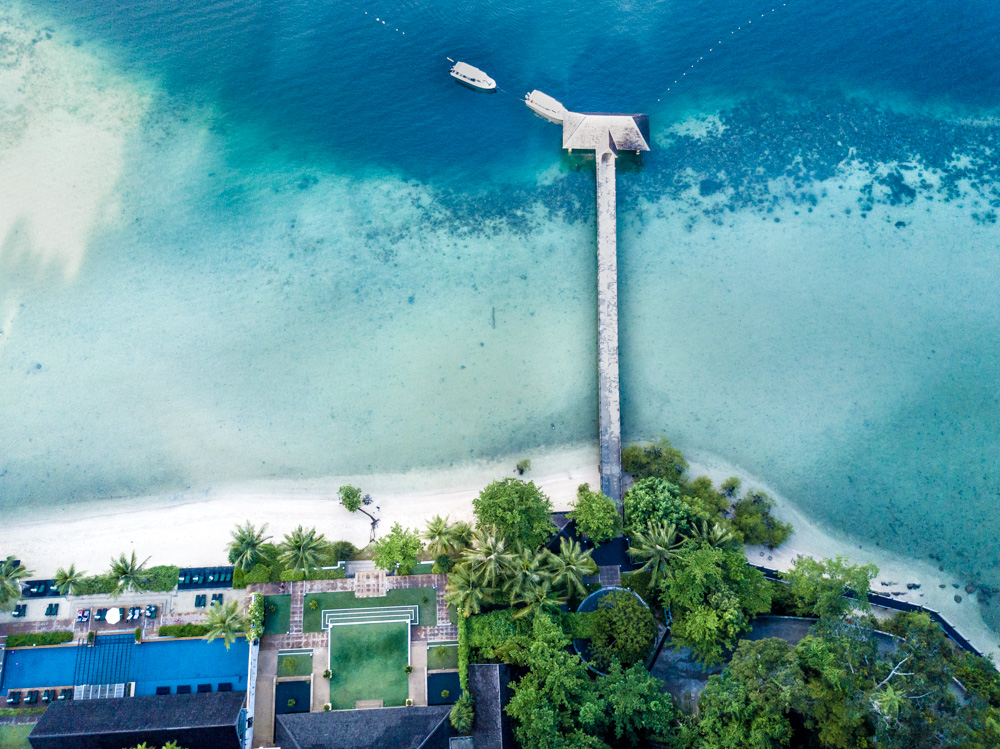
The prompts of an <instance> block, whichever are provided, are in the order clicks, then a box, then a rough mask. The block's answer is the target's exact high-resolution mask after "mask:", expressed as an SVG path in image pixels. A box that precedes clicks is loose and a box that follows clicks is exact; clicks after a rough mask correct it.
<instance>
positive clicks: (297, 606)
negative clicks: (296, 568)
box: [288, 583, 305, 636]
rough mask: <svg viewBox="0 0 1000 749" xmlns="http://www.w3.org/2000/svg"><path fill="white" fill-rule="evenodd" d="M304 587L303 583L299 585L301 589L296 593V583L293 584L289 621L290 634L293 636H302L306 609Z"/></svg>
mask: <svg viewBox="0 0 1000 749" xmlns="http://www.w3.org/2000/svg"><path fill="white" fill-rule="evenodd" d="M304 587H305V586H304V585H303V584H302V583H299V589H298V592H296V590H295V583H291V594H292V605H291V612H290V614H289V620H288V634H289V635H292V636H294V635H301V634H302V613H303V609H304V608H305V604H304V599H305V593H304V592H303V588H304Z"/></svg>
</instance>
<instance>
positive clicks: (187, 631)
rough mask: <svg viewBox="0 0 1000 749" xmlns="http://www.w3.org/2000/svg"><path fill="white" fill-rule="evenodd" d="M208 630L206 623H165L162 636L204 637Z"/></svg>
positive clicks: (161, 628) (161, 629)
mask: <svg viewBox="0 0 1000 749" xmlns="http://www.w3.org/2000/svg"><path fill="white" fill-rule="evenodd" d="M208 630H209V627H207V626H206V625H204V624H165V625H163V626H162V627H160V637H204V636H205V635H207V634H208Z"/></svg>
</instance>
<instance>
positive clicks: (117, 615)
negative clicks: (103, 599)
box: [105, 609, 122, 624]
mask: <svg viewBox="0 0 1000 749" xmlns="http://www.w3.org/2000/svg"><path fill="white" fill-rule="evenodd" d="M105 619H106V621H107V622H108V624H117V623H118V622H120V621H121V620H122V610H121V609H108V615H107V616H106V617H105Z"/></svg>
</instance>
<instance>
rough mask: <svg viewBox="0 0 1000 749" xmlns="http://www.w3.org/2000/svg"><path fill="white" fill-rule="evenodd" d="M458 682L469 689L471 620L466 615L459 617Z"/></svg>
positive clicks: (463, 688)
mask: <svg viewBox="0 0 1000 749" xmlns="http://www.w3.org/2000/svg"><path fill="white" fill-rule="evenodd" d="M458 683H459V684H461V685H462V690H463V691H464V692H468V691H469V620H468V618H467V617H464V616H460V617H459V618H458ZM470 725H471V724H470Z"/></svg>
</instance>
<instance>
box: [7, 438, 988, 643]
mask: <svg viewBox="0 0 1000 749" xmlns="http://www.w3.org/2000/svg"><path fill="white" fill-rule="evenodd" d="M531 457H532V470H531V471H530V472H529V473H528V474H527V475H526V476H525V478H526V479H529V480H532V481H534V482H535V483H536V484H537V485H538V486H540V487H541V488H542V490H543V491H544V492H545V493H546V494H547V495H548V496H549V497H550V498H551V499H552V503H553V506H554V508H555V509H556V510H567V509H569V508H570V505H571V502H572V500H573V498H574V497H575V496H576V490H577V487H578V486H579V485H580V484H583V483H589V484H590V485H591V486H594V487H596V486H598V485H599V484H600V476H599V472H598V451H597V449H596V447H595V448H591V447H572V448H566V449H560V450H553V451H550V452H546V453H542V454H537V455H532V456H531ZM688 458H689V459H690V461H691V467H690V471H689V475H691V476H708V477H709V478H711V479H712V481H713V482H714V483H715V484H716V485H717V486H718V485H719V484H720V483H721V482H722V480H724V479H725V478H727V477H729V476H737V477H739V478H740V479H741V480H742V481H743V489H744V490H746V489H760V490H762V491H766V492H768V493H769V494H770V495H771V496H772V497H774V498H775V500H776V502H777V508H776V511H775V514H776V515H777V516H778V517H780V518H781V519H783V520H786V521H788V522H790V523H791V524H792V526H793V527H794V529H795V530H794V533H793V535H792V536H791V538H790V539H789V540H788V541H787V542H786V543H785V544H784V545H783V546H781V547H780V548H778V549H774V550H769V549H765V548H762V547H750V548H748V549H747V557H748V558H749V560H750V561H751V562H753V563H755V564H760V565H763V566H767V567H771V568H773V569H779V570H784V569H788V568H789V567H791V565H792V564H793V562H794V560H795V558H796V557H797V556H799V555H809V556H813V557H816V558H826V557H833V556H837V555H840V556H843V557H845V558H847V559H848V560H850V561H851V562H853V563H869V562H870V563H873V564H875V565H876V566H877V567H878V568H879V571H880V573H879V576H878V578H877V579H876V580H875V581H874V582H873V585H872V588H873V591H874V592H877V593H882V594H890V593H891V592H893V591H897V592H901V593H902V595H898V596H895V597H896V598H899V599H900V600H906V601H910V602H911V603H915V604H922V605H925V606H927V607H929V608H932V609H934V610H936V611H939V612H940V613H941V614H942V615H943V616H944V617H945V618H946V619H947V620H948V621H949V622H951V623H952V624H953V625H954V626H955V627H957V628H958V629H959V630H960V631H961V632H962V633H963V634H964V635H965V636H966V637H968V638H969V640H970V641H971V642H972V643H973V644H975V645H976V647H978V648H979V649H980V650H982V651H983V652H986V653H992V654H994V655H995V656H996V655H1000V645H998V642H997V640H998V637H997V634H996V632H994V631H993V630H991V629H990V628H989V627H988V626H987V624H986V622H985V620H984V619H983V617H982V614H981V612H980V610H979V607H978V605H977V603H976V594H972V595H968V594H966V592H965V590H964V585H963V584H962V583H961V582H960V581H959V580H957V579H955V578H954V576H953V575H950V574H949V573H948V572H947V571H940V570H939V569H938V568H937V567H935V566H933V565H931V564H929V563H927V562H924V561H921V560H915V559H910V558H906V557H903V556H899V555H896V554H893V553H891V552H888V551H885V550H882V549H877V548H864V547H862V546H860V545H859V544H858V543H857V541H856V540H852V539H851V538H849V537H848V536H846V535H844V534H840V533H837V532H835V531H832V530H828V529H826V528H823V527H821V526H820V525H819V524H817V523H815V522H813V521H811V520H809V519H808V518H807V517H806V516H805V515H803V514H802V513H801V512H800V511H799V510H798V509H796V507H795V506H794V504H793V503H792V502H790V501H789V500H787V499H785V498H783V497H781V495H780V494H778V493H777V492H775V491H774V490H773V489H771V488H770V487H769V486H768V485H767V484H766V482H764V481H761V480H760V479H758V478H756V477H754V476H752V475H749V474H748V473H746V472H745V471H743V470H741V469H740V468H738V467H737V466H733V465H731V464H729V463H726V462H725V461H723V460H722V459H720V458H718V457H716V456H713V455H711V454H708V453H701V452H690V453H688ZM515 462H516V459H515V458H510V459H506V460H497V461H490V462H479V463H473V464H469V465H465V466H458V467H448V468H441V469H422V470H418V471H411V472H407V473H399V474H381V475H364V476H334V477H326V478H322V479H315V480H312V481H254V482H248V483H245V484H231V485H227V486H222V487H208V488H203V489H200V490H197V491H186V492H183V493H178V494H170V495H160V496H151V497H133V498H128V499H114V500H104V501H100V500H99V501H93V502H88V503H87V504H85V505H83V504H76V505H66V506H63V507H60V508H54V509H53V508H48V509H46V517H45V518H44V519H42V518H41V517H39V516H35V517H30V516H25V517H21V518H16V517H12V518H6V519H5V522H4V524H3V526H2V527H0V549H3V551H4V553H6V554H14V555H15V556H17V557H20V558H21V559H23V560H24V562H25V564H26V565H27V566H28V567H29V568H30V569H32V570H33V571H34V573H35V574H36V575H38V576H45V575H52V574H54V573H55V571H56V569H57V568H58V567H64V566H67V565H69V564H71V563H75V564H76V565H77V566H78V567H79V568H82V569H84V570H86V571H88V572H91V573H93V572H97V571H101V570H104V569H106V568H107V566H108V563H109V561H110V559H111V557H112V556H113V555H117V554H118V553H120V552H122V551H125V552H129V551H131V550H132V549H135V551H136V552H137V554H139V555H140V556H141V557H147V556H148V557H150V564H177V565H181V566H200V565H205V566H210V565H217V564H220V563H224V561H225V546H226V543H227V541H228V540H229V533H230V530H231V529H232V528H233V527H234V526H235V525H236V524H237V523H242V522H244V521H246V520H250V521H251V522H253V523H255V524H257V525H260V524H261V523H267V525H268V533H269V534H272V535H273V536H274V537H275V538H276V539H280V537H281V536H282V535H283V534H284V533H287V532H289V531H291V530H292V529H293V528H295V527H296V526H298V525H305V526H306V527H309V526H316V528H317V529H318V530H319V531H320V532H322V533H324V534H325V535H326V537H327V538H328V539H330V540H341V539H343V540H347V541H350V542H352V543H354V544H355V545H357V546H359V547H363V546H365V545H366V544H367V542H368V537H369V532H370V525H369V521H368V519H367V518H366V517H365V516H363V515H361V514H360V513H358V514H355V515H352V514H350V513H348V512H346V511H345V510H344V509H342V508H341V507H340V506H339V504H338V503H337V500H336V492H337V488H338V487H339V486H341V485H343V484H346V483H353V484H355V485H357V486H360V487H362V489H363V490H364V491H365V492H367V493H370V494H371V496H372V499H373V504H372V507H374V508H376V509H375V514H376V516H377V517H378V518H379V520H380V524H379V533H380V534H381V533H385V532H387V531H388V530H389V529H390V528H391V527H392V524H393V523H400V524H401V525H403V526H410V527H418V528H422V527H423V526H424V524H425V523H426V521H427V520H428V519H429V518H430V517H432V516H433V515H438V514H440V515H448V516H450V518H451V519H452V520H471V519H472V517H473V515H472V500H473V498H474V497H475V496H476V495H477V494H478V493H479V491H480V489H482V487H483V486H485V485H486V484H488V483H489V482H490V481H493V480H496V479H501V478H505V477H508V476H513V475H514V471H513V466H514V463H515ZM883 583H885V584H883ZM907 583H917V584H919V586H920V587H919V588H914V589H907V587H906V586H907ZM942 585H943V586H944V587H941V586H942ZM956 585H958V586H959V587H958V589H956V587H955V586H956ZM956 595H958V596H960V597H961V599H962V602H961V603H958V602H956V600H955V596H956Z"/></svg>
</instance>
